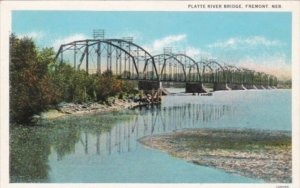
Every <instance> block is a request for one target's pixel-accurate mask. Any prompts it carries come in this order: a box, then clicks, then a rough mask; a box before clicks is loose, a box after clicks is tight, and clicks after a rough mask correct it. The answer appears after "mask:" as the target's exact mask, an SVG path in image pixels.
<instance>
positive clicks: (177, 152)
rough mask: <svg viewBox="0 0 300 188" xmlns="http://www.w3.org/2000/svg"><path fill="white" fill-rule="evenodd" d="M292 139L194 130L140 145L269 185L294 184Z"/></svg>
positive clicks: (282, 134) (284, 135) (248, 132)
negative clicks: (255, 179) (259, 180)
mask: <svg viewBox="0 0 300 188" xmlns="http://www.w3.org/2000/svg"><path fill="white" fill-rule="evenodd" d="M290 140H291V137H290V135H289V133H287V132H284V131H261V130H248V129H247V130H244V129H242V130H240V129H237V130H234V129H193V130H181V131H178V132H173V133H167V134H161V135H155V136H146V137H143V138H141V139H139V140H138V141H139V142H140V143H141V144H142V145H144V146H145V147H147V148H151V149H156V150H160V151H162V152H165V153H167V154H169V155H171V156H173V157H176V158H180V159H183V160H185V161H188V162H192V163H194V164H197V165H202V166H208V167H213V168H217V169H221V170H224V171H226V172H228V173H234V174H238V175H242V176H246V177H250V178H258V179H262V180H264V181H265V182H267V183H291V182H292V155H291V142H290Z"/></svg>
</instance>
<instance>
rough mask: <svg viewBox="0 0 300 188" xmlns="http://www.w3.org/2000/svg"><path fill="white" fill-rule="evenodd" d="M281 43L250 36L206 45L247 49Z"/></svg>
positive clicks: (279, 44)
mask: <svg viewBox="0 0 300 188" xmlns="http://www.w3.org/2000/svg"><path fill="white" fill-rule="evenodd" d="M281 45H282V42H280V41H278V40H269V39H267V38H265V37H263V36H250V37H248V38H241V37H233V38H229V39H227V40H225V41H221V42H216V43H212V44H210V45H208V47H209V48H233V49H236V48H248V47H256V46H266V47H271V46H281Z"/></svg>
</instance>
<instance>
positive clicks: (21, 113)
mask: <svg viewBox="0 0 300 188" xmlns="http://www.w3.org/2000/svg"><path fill="white" fill-rule="evenodd" d="M53 61H54V52H53V50H52V49H49V48H46V49H43V50H41V51H39V50H38V49H37V48H36V46H35V44H34V42H33V41H32V39H30V38H22V39H19V38H17V37H16V36H15V35H11V37H10V64H9V65H10V122H12V123H28V122H29V121H30V118H31V116H32V115H34V114H37V113H39V112H41V111H42V110H44V109H46V108H47V106H48V105H51V104H54V103H55V102H56V99H57V93H56V91H55V89H54V85H53V83H52V82H51V79H50V76H49V74H48V66H49V65H50V64H51V63H52V62H53Z"/></svg>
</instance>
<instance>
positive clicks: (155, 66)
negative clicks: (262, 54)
mask: <svg viewBox="0 0 300 188" xmlns="http://www.w3.org/2000/svg"><path fill="white" fill-rule="evenodd" d="M55 59H56V61H58V62H60V63H63V62H64V63H69V64H71V65H73V67H74V68H75V69H76V70H85V71H86V72H87V73H100V74H101V73H103V72H106V71H111V72H112V73H113V74H115V75H118V76H120V78H121V79H131V80H153V81H165V82H198V83H200V82H201V83H224V84H225V83H228V84H245V85H254V84H258V85H265V86H276V85H277V83H278V81H277V78H276V77H275V76H273V75H269V74H266V73H263V72H256V71H254V70H250V69H247V68H239V67H236V66H234V65H224V66H222V65H221V64H220V63H219V62H217V61H216V60H201V61H196V60H194V59H193V58H192V57H190V56H188V55H186V54H184V53H172V51H171V48H170V49H169V50H166V51H165V52H164V53H163V54H158V55H155V56H152V55H151V54H150V53H149V52H148V51H147V50H146V49H144V48H143V47H141V46H140V45H138V44H136V43H134V42H132V38H128V39H104V37H101V39H96V38H95V39H87V40H78V41H73V42H70V43H67V44H62V45H61V46H60V48H59V50H58V52H57V54H56V57H55Z"/></svg>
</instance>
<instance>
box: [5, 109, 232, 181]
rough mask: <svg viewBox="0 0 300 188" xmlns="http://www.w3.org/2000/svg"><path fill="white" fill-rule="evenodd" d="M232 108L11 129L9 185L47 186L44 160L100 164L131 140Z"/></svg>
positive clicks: (148, 112) (224, 114)
mask: <svg viewBox="0 0 300 188" xmlns="http://www.w3.org/2000/svg"><path fill="white" fill-rule="evenodd" d="M235 111H236V107H233V106H229V105H212V104H182V105H177V106H176V105H175V106H148V107H141V108H138V109H135V110H130V111H124V112H119V113H110V114H106V115H89V116H80V117H68V118H64V119H62V120H58V121H56V122H55V124H54V125H52V124H48V125H45V126H42V127H27V128H23V127H16V128H13V129H12V131H11V139H10V141H11V145H10V146H11V147H10V159H11V163H10V175H11V182H48V181H49V177H48V176H49V175H48V173H49V170H51V167H49V164H48V163H49V160H51V159H49V156H50V155H55V156H56V160H57V161H63V160H69V159H65V157H66V156H68V155H70V156H71V155H77V156H80V157H83V158H84V157H85V156H94V157H97V160H100V161H101V160H104V159H106V158H107V157H109V156H110V155H113V154H122V153H124V152H132V151H135V150H136V148H137V145H138V143H137V142H136V140H137V139H139V138H141V137H143V136H147V135H152V134H161V133H167V132H172V131H175V130H179V129H186V128H200V127H203V126H205V125H209V124H210V123H211V122H215V121H222V119H224V118H228V117H232V116H233V115H234V114H235Z"/></svg>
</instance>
